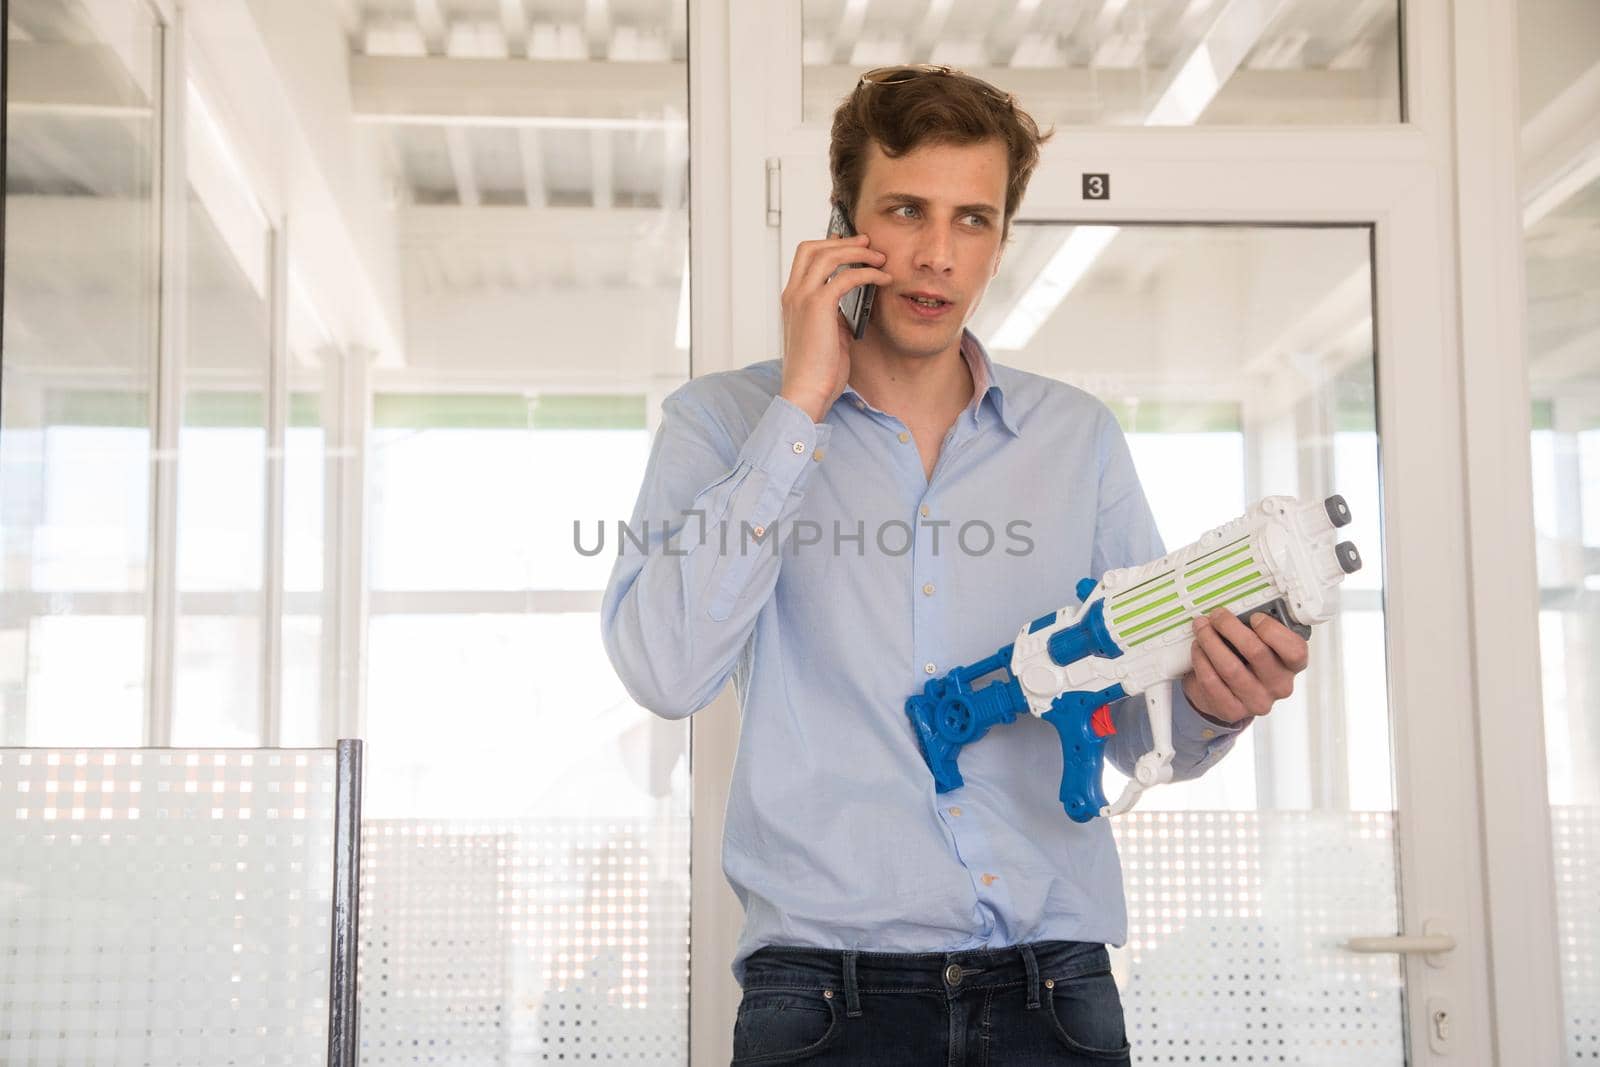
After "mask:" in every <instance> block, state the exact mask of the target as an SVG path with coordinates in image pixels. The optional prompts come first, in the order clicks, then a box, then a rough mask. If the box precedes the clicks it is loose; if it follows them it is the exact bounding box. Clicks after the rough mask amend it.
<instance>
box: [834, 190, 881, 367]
mask: <svg viewBox="0 0 1600 1067" xmlns="http://www.w3.org/2000/svg"><path fill="white" fill-rule="evenodd" d="M855 235H856V230H855V227H854V226H852V225H850V216H848V215H846V214H845V213H844V208H843V207H842V206H841V205H839V204H838V203H837V202H836V203H834V205H833V211H832V212H831V213H830V214H829V215H828V236H829V237H854V236H855ZM866 265H867V264H865V263H850V264H846V265H845V266H843V267H840V268H839V270H849V269H850V268H851V267H865V266H866ZM834 273H835V274H837V273H839V271H834ZM877 295H878V287H877V286H876V285H858V286H856V287H855V288H854V289H852V290H850V291H849V292H848V293H846V294H844V297H843V299H841V300H840V301H839V310H840V311H842V312H843V313H844V318H845V321H846V322H847V323H849V324H850V333H851V335H852V336H854V337H855V339H856V340H857V341H859V340H861V337H862V335H863V334H865V333H866V332H867V319H868V318H869V317H870V316H871V315H872V300H873V298H874V297H875V296H877Z"/></svg>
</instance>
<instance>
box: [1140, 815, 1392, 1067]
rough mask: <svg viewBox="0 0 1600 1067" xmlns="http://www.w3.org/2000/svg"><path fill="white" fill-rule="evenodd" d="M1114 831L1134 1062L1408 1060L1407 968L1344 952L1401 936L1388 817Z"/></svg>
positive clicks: (1195, 818)
mask: <svg viewBox="0 0 1600 1067" xmlns="http://www.w3.org/2000/svg"><path fill="white" fill-rule="evenodd" d="M1111 825H1112V830H1113V832H1114V833H1115V835H1116V838H1117V845H1118V849H1119V851H1120V852H1121V854H1122V866H1123V877H1124V882H1125V884H1126V886H1127V892H1128V913H1129V915H1128V918H1129V928H1128V945H1127V947H1126V948H1125V949H1120V950H1113V954H1112V955H1113V967H1114V969H1115V970H1116V971H1117V973H1118V978H1119V983H1120V984H1121V985H1122V990H1123V1004H1124V1008H1125V1011H1126V1014H1127V1026H1128V1038H1129V1040H1130V1041H1131V1042H1132V1044H1133V1051H1134V1060H1135V1061H1136V1062H1138V1063H1141V1064H1183V1063H1197V1062H1200V1060H1201V1059H1202V1058H1204V1059H1205V1061H1206V1062H1226V1063H1315V1064H1318V1065H1319V1067H1338V1065H1343V1064H1350V1065H1359V1067H1380V1065H1387V1064H1393V1065H1395V1067H1400V1065H1402V1064H1404V1063H1405V1036H1404V1034H1403V1032H1402V1024H1401V1020H1402V1018H1403V1015H1402V1012H1401V1008H1400V997H1401V992H1402V986H1403V983H1402V978H1401V972H1400V964H1399V961H1398V958H1397V957H1395V956H1361V955H1356V954H1355V953H1351V952H1347V951H1345V950H1344V949H1342V948H1340V947H1339V946H1340V945H1341V944H1342V943H1343V942H1344V941H1345V939H1346V938H1349V937H1351V936H1352V935H1357V934H1368V933H1370V934H1391V933H1394V932H1396V931H1397V930H1398V927H1399V916H1398V913H1397V911H1396V908H1395V899H1396V895H1395V893H1394V892H1392V891H1391V890H1390V888H1388V887H1392V886H1394V885H1395V884H1396V882H1395V878H1396V868H1395V842H1394V816H1393V814H1392V813H1390V812H1336V811H1263V812H1237V811H1208V812H1156V811H1152V812H1137V811H1136V812H1131V813H1129V814H1127V815H1123V816H1121V817H1119V818H1117V819H1114V820H1112V824H1111ZM1375 889H1376V890H1381V891H1375Z"/></svg>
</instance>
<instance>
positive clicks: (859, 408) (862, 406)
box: [851, 397, 867, 411]
mask: <svg viewBox="0 0 1600 1067" xmlns="http://www.w3.org/2000/svg"><path fill="white" fill-rule="evenodd" d="M851 403H852V404H854V405H855V406H856V410H857V411H864V410H866V407H867V405H866V402H865V401H863V400H862V399H861V398H860V397H856V398H855V399H853V400H851Z"/></svg>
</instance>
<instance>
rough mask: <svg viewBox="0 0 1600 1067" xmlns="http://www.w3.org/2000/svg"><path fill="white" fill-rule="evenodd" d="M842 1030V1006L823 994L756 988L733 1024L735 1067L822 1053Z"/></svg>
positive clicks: (786, 1061)
mask: <svg viewBox="0 0 1600 1067" xmlns="http://www.w3.org/2000/svg"><path fill="white" fill-rule="evenodd" d="M838 1028H839V1007H838V1005H837V1004H836V1003H835V999H834V998H833V997H830V996H824V995H823V991H822V990H820V989H816V990H795V989H754V990H751V991H749V992H747V993H746V994H745V995H744V999H743V1000H741V1001H740V1002H739V1015H738V1018H737V1019H736V1020H735V1022H734V1024H733V1063H734V1065H735V1067H744V1065H752V1067H753V1065H754V1064H774V1063H788V1062H791V1061H794V1060H799V1059H803V1058H804V1057H806V1056H809V1055H811V1054H812V1053H815V1052H819V1051H821V1049H822V1048H823V1047H824V1046H825V1045H827V1043H828V1042H829V1041H831V1040H832V1039H833V1036H834V1032H835V1031H836V1030H838Z"/></svg>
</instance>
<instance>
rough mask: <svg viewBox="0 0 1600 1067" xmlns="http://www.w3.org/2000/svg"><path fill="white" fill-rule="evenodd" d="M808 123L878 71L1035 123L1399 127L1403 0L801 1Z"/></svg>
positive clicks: (822, 119) (828, 113)
mask: <svg viewBox="0 0 1600 1067" xmlns="http://www.w3.org/2000/svg"><path fill="white" fill-rule="evenodd" d="M804 12H805V16H804V29H803V32H804V55H805V89H804V115H805V120H806V121H807V122H826V121H827V120H828V118H829V117H830V116H831V115H832V113H833V109H834V107H836V106H837V104H838V101H839V99H840V98H841V97H843V96H845V95H846V94H848V93H849V92H850V90H851V89H852V88H854V87H855V84H856V78H857V76H858V75H859V74H860V72H861V71H862V70H865V69H867V68H869V67H876V66H887V65H890V64H899V63H942V64H946V65H948V66H953V67H959V68H962V69H964V70H968V71H971V72H972V73H974V74H977V75H978V76H980V77H983V78H986V79H988V80H989V81H992V82H994V83H995V84H997V85H1004V86H1006V88H1007V89H1008V90H1010V91H1012V92H1014V93H1016V94H1017V97H1018V99H1019V100H1020V102H1021V103H1022V105H1023V106H1024V107H1025V108H1027V109H1028V111H1029V112H1030V113H1031V114H1032V115H1033V116H1034V117H1035V118H1037V119H1038V120H1039V121H1040V122H1041V123H1063V124H1101V125H1116V126H1191V125H1197V124H1202V123H1204V124H1219V125H1261V126H1265V125H1293V124H1300V125H1340V124H1350V123H1381V122H1398V121H1400V119H1401V94H1400V32H1399V28H1400V18H1399V12H1400V4H1399V3H1398V0H1367V2H1363V3H1359V4H1351V3H1345V2H1343V0H1280V2H1272V3H1265V2H1264V3H1228V2H1225V0H1107V2H1106V3H1101V4H1067V3H1056V4H1041V3H1037V2H1035V3H1009V2H1007V3H1001V2H998V0H982V2H979V3H971V2H967V3H955V2H954V0H931V2H924V0H804Z"/></svg>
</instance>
